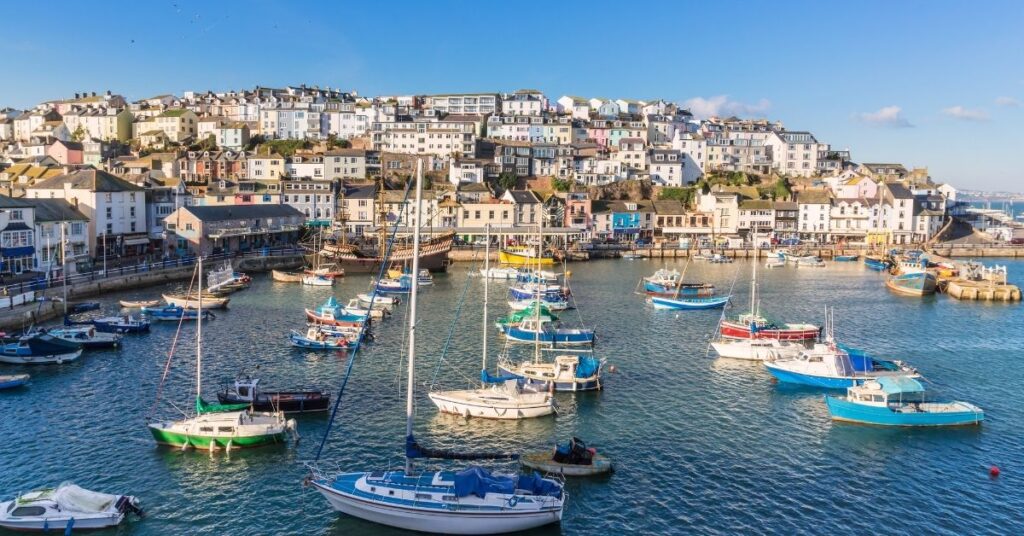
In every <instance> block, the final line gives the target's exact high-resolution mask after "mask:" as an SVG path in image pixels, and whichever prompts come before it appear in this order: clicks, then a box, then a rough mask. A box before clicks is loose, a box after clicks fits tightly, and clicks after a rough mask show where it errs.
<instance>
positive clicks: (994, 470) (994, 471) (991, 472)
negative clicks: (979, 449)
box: [988, 465, 1000, 478]
mask: <svg viewBox="0 0 1024 536" xmlns="http://www.w3.org/2000/svg"><path fill="white" fill-rule="evenodd" d="M999 472H1000V471H999V467H997V466H995V465H993V466H992V467H989V468H988V476H990V477H992V478H997V477H998V476H999Z"/></svg>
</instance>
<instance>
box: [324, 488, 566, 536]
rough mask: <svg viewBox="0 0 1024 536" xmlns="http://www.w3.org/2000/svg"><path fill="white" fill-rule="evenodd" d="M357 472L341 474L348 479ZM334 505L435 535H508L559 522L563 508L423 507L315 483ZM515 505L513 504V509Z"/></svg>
mask: <svg viewBox="0 0 1024 536" xmlns="http://www.w3.org/2000/svg"><path fill="white" fill-rule="evenodd" d="M351 476H354V475H340V476H339V477H338V478H339V479H341V478H349V477H351ZM312 485H313V487H314V488H316V489H317V491H319V492H320V494H321V495H323V496H324V497H325V498H326V499H327V502H329V503H330V504H331V506H332V507H333V508H334V509H335V510H338V511H340V512H344V513H346V514H348V515H350V516H354V517H358V518H360V519H365V520H367V521H371V522H373V523H378V524H381V525H387V526H390V527H397V528H400V529H406V530H412V531H416V532H428V533H435V534H505V533H509V532H519V531H524V530H529V529H532V528H536V527H541V526H544V525H547V524H550V523H558V522H560V521H561V519H562V509H561V507H560V506H559V507H557V508H555V507H551V508H546V509H541V510H537V511H534V510H530V511H523V512H516V511H509V510H506V509H500V508H496V509H483V508H481V509H473V510H470V509H468V508H442V506H448V505H436V503H429V502H422V504H423V506H415V505H414V504H409V503H410V501H401V500H395V501H394V502H393V503H389V502H384V501H383V500H374V499H375V498H376V496H375V495H371V494H368V493H365V492H362V491H361V490H359V489H354V490H351V491H349V490H345V491H342V490H339V489H337V488H336V487H334V486H331V485H330V484H329V483H328V482H327V481H326V480H315V481H313V482H312ZM514 508H515V507H511V509H512V510H514Z"/></svg>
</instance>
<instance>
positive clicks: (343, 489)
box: [309, 162, 565, 534]
mask: <svg viewBox="0 0 1024 536" xmlns="http://www.w3.org/2000/svg"><path fill="white" fill-rule="evenodd" d="M416 179H417V180H416V213H415V215H414V218H415V224H414V226H413V228H414V229H415V230H416V231H415V232H414V234H413V248H414V253H413V256H412V258H413V261H412V263H413V273H418V271H419V258H420V256H419V252H420V233H419V228H420V214H422V211H421V210H420V208H421V207H420V204H421V201H422V198H423V167H422V162H417V173H416ZM418 293H419V285H413V287H412V289H411V297H410V300H411V302H410V307H409V346H408V348H409V359H408V369H407V375H408V379H407V381H406V430H405V431H406V434H405V435H406V464H405V470H397V471H365V472H362V471H361V472H350V473H340V474H335V475H331V476H328V475H324V474H322V473H320V472H319V471H317V470H316V468H314V469H313V474H312V475H311V477H310V480H309V482H310V484H311V485H312V486H313V487H314V488H315V489H316V490H317V491H319V492H320V493H321V494H322V495H323V496H324V497H325V498H326V499H327V501H328V502H329V503H330V504H331V506H332V507H333V508H335V509H336V510H338V511H341V512H344V513H346V514H349V515H352V516H355V517H359V518H361V519H365V520H368V521H372V522H375V523H380V524H382V525H388V526H391V527H398V528H402V529H407V530H414V531H420V532H432V533H445V534H501V533H506V532H516V531H522V530H528V529H532V528H535V527H539V526H542V525H546V524H548V523H557V522H559V521H560V520H561V519H562V507H563V504H564V502H565V493H564V491H563V489H562V485H561V484H560V483H558V482H556V481H554V480H551V479H545V478H536V477H533V476H529V475H519V476H514V475H513V476H500V475H491V474H489V473H488V472H487V471H485V470H483V469H481V468H479V467H470V468H468V469H466V470H464V471H461V472H453V471H436V472H427V473H417V472H415V471H414V470H413V465H412V461H413V458H415V457H419V456H425V455H429V454H430V453H429V452H425V451H423V450H421V449H420V448H419V446H418V445H417V444H416V440H415V439H414V438H413V434H412V424H413V387H414V386H415V384H416V383H415V381H414V371H415V355H416V305H417V304H416V301H417V295H418ZM446 457H450V458H455V457H456V456H455V455H449V456H446Z"/></svg>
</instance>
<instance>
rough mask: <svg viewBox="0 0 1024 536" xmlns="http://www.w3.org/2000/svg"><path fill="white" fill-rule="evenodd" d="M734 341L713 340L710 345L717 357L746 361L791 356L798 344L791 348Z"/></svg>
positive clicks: (795, 351) (796, 349) (795, 353)
mask: <svg viewBox="0 0 1024 536" xmlns="http://www.w3.org/2000/svg"><path fill="white" fill-rule="evenodd" d="M733 340H734V341H736V342H713V343H711V347H712V348H714V350H715V352H716V353H717V354H718V356H719V357H725V358H728V359H745V360H747V361H769V360H774V359H782V358H786V357H793V356H796V355H797V354H798V353H799V350H798V348H799V346H797V347H796V348H793V349H789V348H783V347H779V346H755V345H750V344H745V341H744V340H743V339H733Z"/></svg>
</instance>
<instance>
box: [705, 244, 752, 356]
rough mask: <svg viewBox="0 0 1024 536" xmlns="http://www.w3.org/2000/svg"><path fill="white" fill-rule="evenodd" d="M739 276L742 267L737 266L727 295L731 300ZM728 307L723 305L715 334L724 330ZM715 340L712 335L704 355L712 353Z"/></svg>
mask: <svg viewBox="0 0 1024 536" xmlns="http://www.w3.org/2000/svg"><path fill="white" fill-rule="evenodd" d="M754 262H757V261H756V260H755V261H754ZM739 277H740V267H739V266H737V267H736V270H735V271H734V273H733V277H732V284H731V285H729V294H727V296H729V300H730V302H731V301H732V291H733V290H734V289H735V288H736V281H737V280H738V279H739ZM726 305H727V306H728V304H726ZM726 309H727V307H722V314H721V315H719V316H718V324H716V325H715V331H714V335H718V334H720V333H721V332H722V322H724V321H725V311H726ZM750 313H751V314H753V313H754V312H753V311H751V312H750ZM714 341H715V339H714V337H712V339H711V340H710V341H708V345H707V347H706V348H705V349H704V357H705V358H707V357H708V356H710V355H711V344H712V343H713V342H714Z"/></svg>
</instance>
